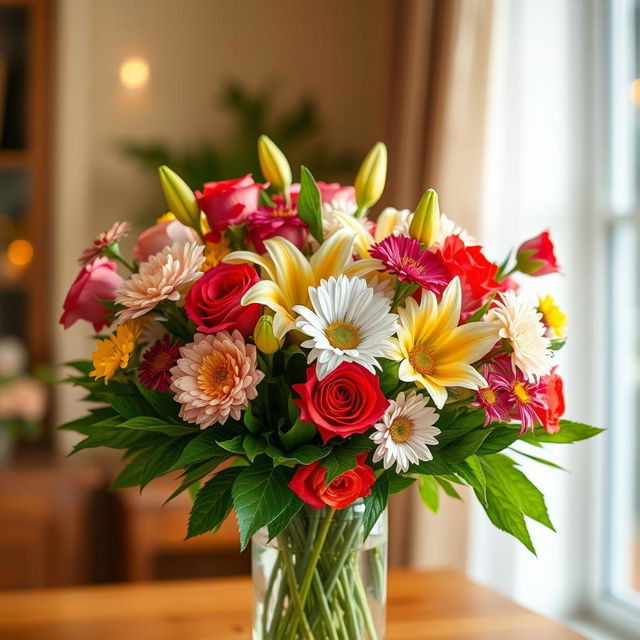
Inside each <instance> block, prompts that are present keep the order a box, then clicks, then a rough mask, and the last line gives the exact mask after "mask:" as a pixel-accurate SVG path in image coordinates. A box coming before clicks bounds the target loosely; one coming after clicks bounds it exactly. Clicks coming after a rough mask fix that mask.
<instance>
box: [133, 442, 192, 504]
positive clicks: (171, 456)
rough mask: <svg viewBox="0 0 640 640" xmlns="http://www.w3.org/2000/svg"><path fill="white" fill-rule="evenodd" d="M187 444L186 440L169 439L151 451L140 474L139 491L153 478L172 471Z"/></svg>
mask: <svg viewBox="0 0 640 640" xmlns="http://www.w3.org/2000/svg"><path fill="white" fill-rule="evenodd" d="M187 442H188V438H171V439H170V440H169V441H168V442H165V443H164V444H163V445H161V446H159V447H158V448H156V449H154V450H153V453H152V454H151V456H149V459H148V460H147V464H146V465H145V467H144V471H143V472H142V476H141V482H140V491H142V489H143V488H144V487H145V486H146V485H148V484H149V483H150V482H151V481H152V480H153V479H154V478H157V477H158V476H162V475H164V474H165V473H169V471H172V470H173V468H174V466H175V464H176V462H177V461H178V459H179V458H180V455H181V454H182V451H183V449H184V448H185V446H186V444H187Z"/></svg>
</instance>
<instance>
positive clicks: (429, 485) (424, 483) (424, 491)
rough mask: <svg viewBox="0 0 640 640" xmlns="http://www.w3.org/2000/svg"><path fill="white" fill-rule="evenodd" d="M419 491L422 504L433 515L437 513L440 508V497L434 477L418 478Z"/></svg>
mask: <svg viewBox="0 0 640 640" xmlns="http://www.w3.org/2000/svg"><path fill="white" fill-rule="evenodd" d="M418 490H419V492H420V497H421V498H422V502H424V504H425V505H426V506H427V507H428V508H429V509H430V510H431V511H433V513H437V512H438V507H439V506H440V497H439V495H438V483H437V482H436V481H435V480H434V479H433V476H420V477H419V478H418Z"/></svg>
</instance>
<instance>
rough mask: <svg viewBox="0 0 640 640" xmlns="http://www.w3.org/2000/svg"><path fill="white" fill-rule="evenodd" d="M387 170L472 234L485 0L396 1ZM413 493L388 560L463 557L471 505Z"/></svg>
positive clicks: (398, 194) (402, 195) (395, 185)
mask: <svg viewBox="0 0 640 640" xmlns="http://www.w3.org/2000/svg"><path fill="white" fill-rule="evenodd" d="M392 6H393V39H392V47H393V48H392V61H391V71H392V77H391V82H390V90H389V100H390V103H389V114H390V120H389V133H388V136H387V140H388V143H389V154H390V158H391V161H390V174H389V182H388V188H387V191H386V193H385V198H386V200H387V201H389V202H394V203H398V206H400V207H407V208H412V207H414V206H415V204H416V202H417V201H418V199H419V197H420V195H421V194H422V192H423V191H424V190H425V189H426V188H427V187H433V188H435V189H437V190H438V192H439V194H440V199H441V203H442V206H443V208H444V210H445V211H447V212H448V213H449V214H450V215H451V216H452V217H453V218H454V219H455V220H456V221H457V222H458V223H459V224H462V225H464V226H466V227H468V228H469V229H470V230H471V231H472V232H476V231H477V230H478V213H479V206H480V196H479V193H480V189H481V184H482V180H483V175H482V158H483V142H484V132H485V126H484V123H485V105H486V95H487V91H486V86H487V74H488V61H489V52H490V37H491V35H490V34H491V26H492V7H493V2H492V0H446V1H445V0H404V1H403V2H396V3H393V5H392ZM418 502H419V499H418V497H417V496H416V493H415V492H413V493H412V492H406V493H405V494H402V495H400V496H394V498H393V499H392V503H391V510H392V518H391V529H392V532H391V538H390V539H391V545H392V546H391V552H390V557H391V562H392V563H394V564H406V563H411V564H415V565H420V566H424V565H431V566H434V565H454V566H457V567H459V568H462V567H463V566H464V564H465V559H466V546H467V531H468V509H467V507H466V506H465V505H464V504H462V503H455V502H453V501H450V500H449V501H445V502H444V504H443V505H442V509H441V513H439V514H438V515H437V517H434V516H432V515H431V514H429V513H427V512H426V510H425V508H424V507H423V506H422V505H420V504H418Z"/></svg>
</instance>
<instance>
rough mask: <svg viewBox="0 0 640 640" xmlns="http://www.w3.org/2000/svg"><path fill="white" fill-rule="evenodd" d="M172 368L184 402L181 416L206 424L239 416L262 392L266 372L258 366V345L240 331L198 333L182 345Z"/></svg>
mask: <svg viewBox="0 0 640 640" xmlns="http://www.w3.org/2000/svg"><path fill="white" fill-rule="evenodd" d="M180 355H181V358H180V359H179V360H178V362H177V363H176V366H175V367H173V368H172V369H171V391H172V392H173V393H174V394H175V395H174V399H175V400H176V402H178V403H180V404H181V405H182V406H181V407H180V417H181V418H182V419H183V420H184V421H185V422H192V423H195V424H198V425H200V426H201V427H202V428H204V427H208V426H210V425H212V424H214V423H215V422H218V423H220V424H224V423H225V422H226V421H227V418H229V417H231V418H232V419H233V420H239V419H240V416H241V413H242V411H243V410H244V409H246V408H247V406H248V404H249V400H253V399H254V398H255V397H256V396H257V395H258V392H257V390H256V386H257V385H258V383H259V382H260V381H261V380H262V378H264V373H262V371H260V370H259V369H258V368H257V366H256V348H255V347H254V346H253V345H251V344H246V343H245V341H244V339H243V338H242V334H241V333H240V332H239V331H234V332H233V334H229V332H228V331H220V332H219V333H214V334H207V335H205V334H203V333H196V335H195V337H194V342H192V343H190V344H187V345H185V346H184V347H182V348H181V349H180Z"/></svg>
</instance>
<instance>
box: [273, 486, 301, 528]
mask: <svg viewBox="0 0 640 640" xmlns="http://www.w3.org/2000/svg"><path fill="white" fill-rule="evenodd" d="M289 493H290V494H291V495H290V496H289V502H287V504H286V505H285V506H284V507H283V508H282V511H280V513H279V514H278V515H277V516H276V517H275V518H274V519H273V520H272V521H271V522H269V524H268V525H267V528H268V530H269V540H273V539H274V538H275V537H276V536H277V535H279V534H280V533H282V532H283V531H284V530H285V529H286V528H287V526H288V525H289V523H290V522H291V520H292V518H293V517H294V516H295V515H296V514H297V513H298V512H299V511H300V509H302V507H303V506H304V502H302V500H300V498H298V496H297V495H296V494H295V493H294V492H293V491H289Z"/></svg>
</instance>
